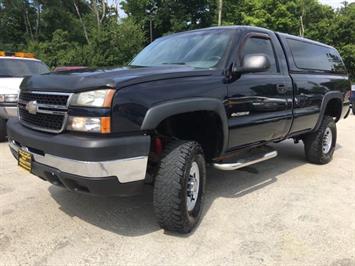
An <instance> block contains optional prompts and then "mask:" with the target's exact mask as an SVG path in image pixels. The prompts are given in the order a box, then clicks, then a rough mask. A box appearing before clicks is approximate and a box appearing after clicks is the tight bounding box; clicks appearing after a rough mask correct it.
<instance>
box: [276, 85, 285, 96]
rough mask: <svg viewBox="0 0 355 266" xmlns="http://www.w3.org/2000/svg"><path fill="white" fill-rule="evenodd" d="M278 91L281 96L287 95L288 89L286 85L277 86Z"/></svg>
mask: <svg viewBox="0 0 355 266" xmlns="http://www.w3.org/2000/svg"><path fill="white" fill-rule="evenodd" d="M276 90H277V92H278V93H280V94H285V93H286V92H287V87H286V85H285V84H277V85H276Z"/></svg>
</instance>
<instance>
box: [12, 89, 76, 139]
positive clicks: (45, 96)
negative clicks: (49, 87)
mask: <svg viewBox="0 0 355 266" xmlns="http://www.w3.org/2000/svg"><path fill="white" fill-rule="evenodd" d="M69 97H70V95H69V94H62V93H43V92H21V93H20V96H19V101H18V112H19V117H20V121H21V123H22V124H23V125H25V126H27V127H30V128H33V129H36V130H41V131H45V132H52V133H60V132H62V131H63V130H64V128H65V123H66V120H67V116H68V101H69ZM31 107H32V108H31Z"/></svg>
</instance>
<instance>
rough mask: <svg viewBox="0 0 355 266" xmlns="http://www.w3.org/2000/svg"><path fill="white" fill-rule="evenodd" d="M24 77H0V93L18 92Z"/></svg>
mask: <svg viewBox="0 0 355 266" xmlns="http://www.w3.org/2000/svg"><path fill="white" fill-rule="evenodd" d="M22 80H23V78H22V77H21V78H18V77H16V78H0V94H16V93H18V92H19V90H20V84H21V82H22Z"/></svg>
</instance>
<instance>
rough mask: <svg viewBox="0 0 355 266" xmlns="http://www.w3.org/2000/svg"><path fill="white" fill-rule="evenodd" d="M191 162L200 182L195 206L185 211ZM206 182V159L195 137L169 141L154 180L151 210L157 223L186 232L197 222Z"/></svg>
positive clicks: (169, 228)
mask: <svg viewBox="0 0 355 266" xmlns="http://www.w3.org/2000/svg"><path fill="white" fill-rule="evenodd" d="M193 162H196V163H197V165H198V168H199V174H200V182H199V186H198V187H199V191H198V197H197V200H196V203H195V206H194V208H193V209H192V210H191V211H188V207H187V185H188V184H187V182H188V178H189V176H190V170H191V167H192V164H193ZM205 182H206V163H205V159H204V155H203V150H202V148H201V146H200V145H199V144H198V143H197V142H194V141H180V140H176V141H172V142H171V143H169V144H168V145H167V147H166V148H165V151H164V154H163V156H162V159H161V163H160V168H159V170H158V174H157V176H156V178H155V184H154V199H153V204H154V212H155V215H156V217H157V220H158V223H159V225H160V226H161V227H162V228H163V229H165V230H167V231H172V232H177V233H182V234H186V233H189V232H191V231H192V230H193V228H194V227H195V226H196V225H197V224H198V222H199V219H200V216H201V211H202V205H203V197H204V189H205Z"/></svg>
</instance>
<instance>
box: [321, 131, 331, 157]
mask: <svg viewBox="0 0 355 266" xmlns="http://www.w3.org/2000/svg"><path fill="white" fill-rule="evenodd" d="M332 142H333V133H332V130H331V129H330V128H329V127H327V128H326V130H325V132H324V135H323V146H322V151H323V153H324V154H327V153H328V152H329V151H330V149H331V148H332V144H333V143H332Z"/></svg>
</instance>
